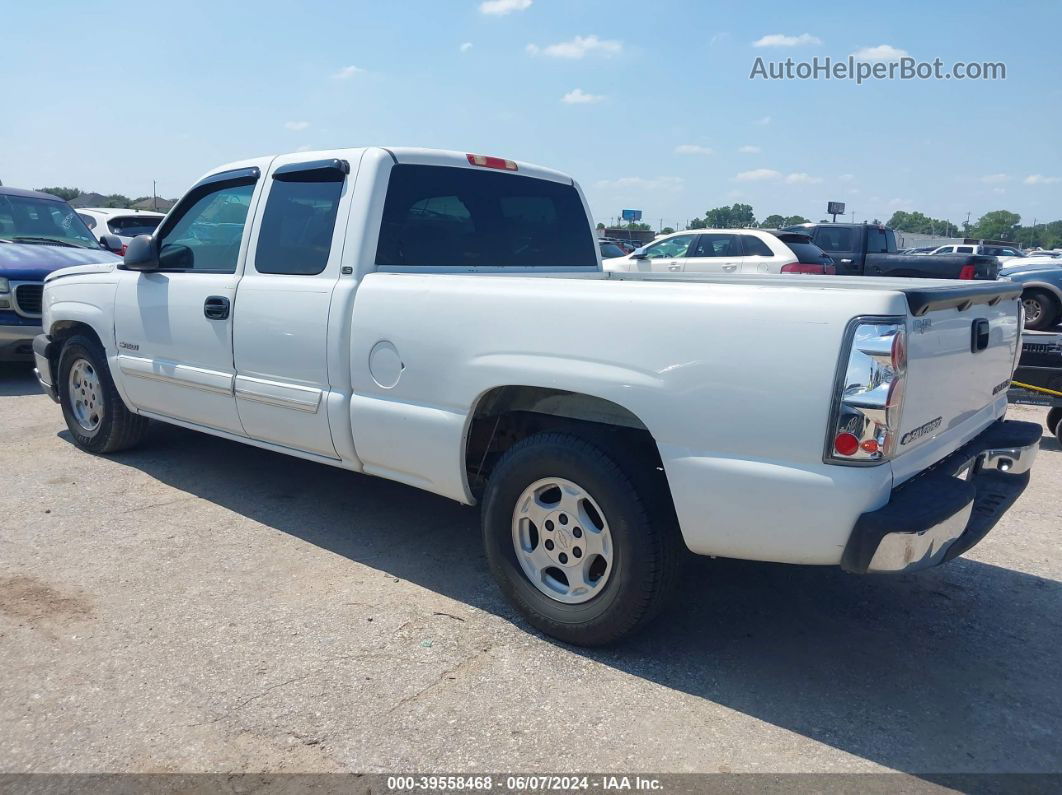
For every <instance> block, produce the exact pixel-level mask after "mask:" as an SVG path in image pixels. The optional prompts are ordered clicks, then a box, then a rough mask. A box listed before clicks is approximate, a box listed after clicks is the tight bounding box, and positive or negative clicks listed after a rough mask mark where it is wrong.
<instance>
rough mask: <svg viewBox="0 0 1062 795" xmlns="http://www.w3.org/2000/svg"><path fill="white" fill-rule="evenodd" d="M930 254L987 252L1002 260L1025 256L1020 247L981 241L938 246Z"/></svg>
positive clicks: (988, 254)
mask: <svg viewBox="0 0 1062 795" xmlns="http://www.w3.org/2000/svg"><path fill="white" fill-rule="evenodd" d="M929 253H930V254H985V255H987V256H990V257H996V258H997V259H998V260H999V261H1000V262H1006V261H1007V260H1008V259H1015V258H1018V257H1024V256H1025V254H1023V253H1022V252H1021V251H1020V250H1019V249H1017V248H1015V247H1013V246H993V245H985V244H981V243H977V244H974V243H954V244H949V245H947V246H938V247H937V248H935V249H933V250H932V251H930V252H929Z"/></svg>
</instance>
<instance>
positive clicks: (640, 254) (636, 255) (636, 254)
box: [631, 248, 649, 259]
mask: <svg viewBox="0 0 1062 795" xmlns="http://www.w3.org/2000/svg"><path fill="white" fill-rule="evenodd" d="M631 259H649V255H648V254H646V253H645V252H644V251H642V250H641V249H640V248H636V249H634V251H632V252H631Z"/></svg>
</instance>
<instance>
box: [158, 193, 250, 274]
mask: <svg viewBox="0 0 1062 795" xmlns="http://www.w3.org/2000/svg"><path fill="white" fill-rule="evenodd" d="M253 193H254V183H253V182H252V183H250V184H242V185H233V184H231V183H228V184H224V185H223V186H222V187H220V188H217V189H215V190H212V191H210V190H208V191H206V192H204V193H202V195H200V196H199V197H198V198H194V199H193V201H192V202H191V204H189V206H188V209H187V210H185V211H184V213H182V214H181V215H180V217H179V218H177V220H176V221H175V222H174V223H173V224H172V225H171V226H170V227H169V228H168V229H166V230H164V231H163V232H162V233H161V235H160V236H159V265H160V266H161V269H162V270H171V271H173V270H176V271H208V272H211V273H235V271H236V261H237V258H238V257H239V254H240V241H241V239H242V238H243V227H244V225H245V224H246V223H247V211H248V209H249V208H250V206H251V195H252V194H253Z"/></svg>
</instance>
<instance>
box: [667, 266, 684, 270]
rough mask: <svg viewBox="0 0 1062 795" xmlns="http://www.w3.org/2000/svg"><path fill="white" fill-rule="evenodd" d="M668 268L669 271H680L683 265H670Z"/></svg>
mask: <svg viewBox="0 0 1062 795" xmlns="http://www.w3.org/2000/svg"><path fill="white" fill-rule="evenodd" d="M667 269H668V270H669V271H680V270H682V266H681V265H668V266H667Z"/></svg>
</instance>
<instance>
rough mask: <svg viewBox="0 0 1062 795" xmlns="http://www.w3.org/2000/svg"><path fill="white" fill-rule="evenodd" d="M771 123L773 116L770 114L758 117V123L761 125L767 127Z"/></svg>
mask: <svg viewBox="0 0 1062 795" xmlns="http://www.w3.org/2000/svg"><path fill="white" fill-rule="evenodd" d="M770 123H771V117H770V116H761V117H760V118H758V119H756V124H758V125H760V126H761V127H766V126H767V125H768V124H770Z"/></svg>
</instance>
